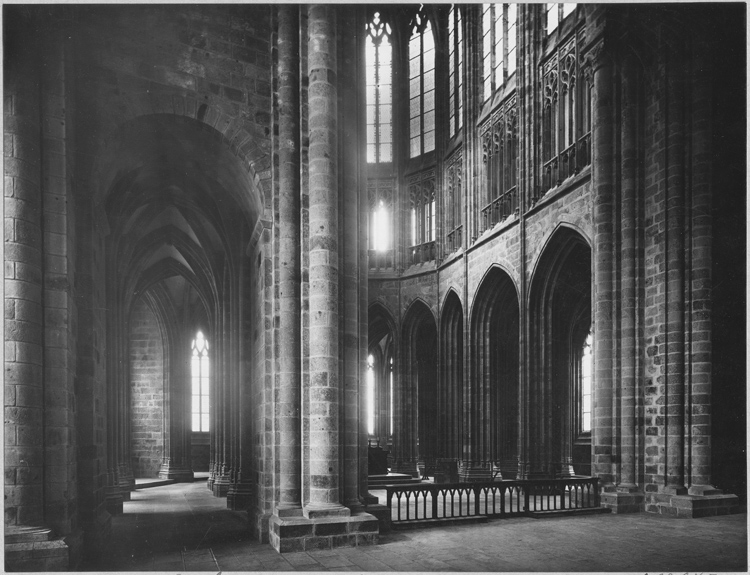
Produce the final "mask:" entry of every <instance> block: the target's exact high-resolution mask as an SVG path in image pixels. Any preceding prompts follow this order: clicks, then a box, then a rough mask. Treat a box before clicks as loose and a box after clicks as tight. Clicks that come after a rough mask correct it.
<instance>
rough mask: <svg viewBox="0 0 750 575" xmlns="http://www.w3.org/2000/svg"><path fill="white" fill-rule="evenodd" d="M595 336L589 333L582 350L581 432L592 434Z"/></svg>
mask: <svg viewBox="0 0 750 575" xmlns="http://www.w3.org/2000/svg"><path fill="white" fill-rule="evenodd" d="M592 343H593V335H592V334H591V333H589V335H588V337H587V338H586V341H585V342H584V344H583V349H582V350H581V432H582V433H590V432H591V379H592V378H591V371H592V367H593V365H592V364H593V355H592V349H591V346H592Z"/></svg>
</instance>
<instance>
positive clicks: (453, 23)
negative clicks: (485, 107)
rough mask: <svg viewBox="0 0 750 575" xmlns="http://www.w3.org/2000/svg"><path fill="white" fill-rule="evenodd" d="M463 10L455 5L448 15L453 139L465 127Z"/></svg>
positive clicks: (450, 123)
mask: <svg viewBox="0 0 750 575" xmlns="http://www.w3.org/2000/svg"><path fill="white" fill-rule="evenodd" d="M461 24H462V19H461V9H460V8H459V7H458V6H456V5H453V6H451V10H450V13H449V14H448V98H449V105H448V108H449V111H450V117H449V118H448V126H449V128H448V135H449V136H451V137H453V136H454V135H456V134H457V133H458V132H459V130H460V129H461V127H462V126H463V107H464V100H463V70H464V60H463V29H462V27H461Z"/></svg>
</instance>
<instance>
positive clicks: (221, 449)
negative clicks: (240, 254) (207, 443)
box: [211, 271, 231, 497]
mask: <svg viewBox="0 0 750 575" xmlns="http://www.w3.org/2000/svg"><path fill="white" fill-rule="evenodd" d="M229 306H230V289H229V278H228V271H227V272H225V275H224V277H223V278H222V282H221V290H220V292H219V302H218V306H217V307H218V312H217V315H218V321H217V322H216V324H217V329H216V334H215V335H214V339H215V340H216V346H215V349H216V352H215V357H216V360H215V361H214V362H213V370H212V375H213V378H212V379H211V381H212V382H213V385H212V386H211V388H212V389H214V388H215V393H214V395H213V398H215V401H214V402H213V404H212V407H213V409H214V410H215V411H216V419H215V420H214V421H215V422H216V432H215V437H216V443H215V449H216V454H215V456H214V462H215V465H214V469H215V472H214V481H213V485H212V490H213V494H214V496H215V497H226V495H227V491H228V490H229V484H230V483H231V478H230V472H231V469H230V452H229V429H230V425H229V423H230V422H229V419H230V411H229V410H230V407H231V402H230V395H229V385H230V384H229V366H230V355H229V330H230V329H231V327H230V326H231V321H230V317H229V316H230V313H229Z"/></svg>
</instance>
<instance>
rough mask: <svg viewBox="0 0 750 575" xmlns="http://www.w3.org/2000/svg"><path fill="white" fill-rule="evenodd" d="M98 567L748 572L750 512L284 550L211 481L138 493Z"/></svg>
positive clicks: (414, 534)
mask: <svg viewBox="0 0 750 575" xmlns="http://www.w3.org/2000/svg"><path fill="white" fill-rule="evenodd" d="M112 535H113V537H112V541H113V543H114V545H113V546H112V548H111V549H108V551H107V553H106V555H105V556H104V557H103V558H102V559H101V560H99V561H98V562H92V563H89V564H85V565H83V566H82V570H93V571H168V572H184V571H214V572H216V571H499V572H508V571H558V572H561V571H568V572H580V571H598V572H601V571H641V572H644V573H645V572H648V571H659V572H669V571H671V572H677V571H680V572H688V571H691V572H704V573H709V572H717V571H747V566H748V565H747V550H748V548H747V515H746V514H741V515H731V516H724V517H710V518H704V519H672V518H667V517H661V516H656V515H651V514H634V515H611V514H606V515H592V516H583V517H572V518H570V517H568V518H566V517H560V518H555V519H527V518H518V519H502V520H501V519H497V520H491V521H489V522H487V523H484V524H469V525H456V526H451V527H433V528H427V529H420V530H411V531H396V532H392V533H389V534H386V535H381V537H380V544H379V545H376V546H372V547H360V548H345V549H335V550H332V551H311V552H302V553H288V554H284V555H280V554H278V553H276V552H275V551H274V550H273V549H271V548H270V547H269V546H268V545H263V544H260V543H257V542H256V541H252V540H251V539H250V537H249V534H248V530H247V519H246V517H245V516H244V514H243V513H239V512H234V511H229V510H227V509H226V507H225V500H224V499H217V498H214V497H213V496H212V495H211V493H210V492H209V491H208V489H206V485H205V483H203V482H202V481H201V482H197V483H179V484H173V485H166V486H161V487H152V488H148V489H139V490H137V491H135V492H133V494H132V501H130V502H126V503H125V511H124V514H123V515H121V516H118V517H116V518H114V519H113V534H112Z"/></svg>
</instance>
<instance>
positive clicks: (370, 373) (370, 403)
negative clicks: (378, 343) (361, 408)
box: [365, 354, 375, 435]
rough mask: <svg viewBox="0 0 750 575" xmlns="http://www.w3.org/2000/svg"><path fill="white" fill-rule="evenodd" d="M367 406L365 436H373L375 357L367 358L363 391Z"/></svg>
mask: <svg viewBox="0 0 750 575" xmlns="http://www.w3.org/2000/svg"><path fill="white" fill-rule="evenodd" d="M365 394H366V397H365V401H366V405H367V434H368V435H374V434H375V357H374V356H373V355H372V354H370V355H368V356H367V389H366V391H365Z"/></svg>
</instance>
